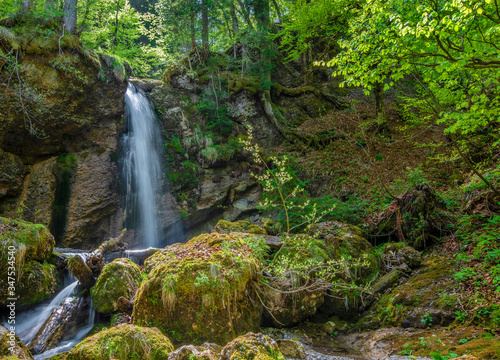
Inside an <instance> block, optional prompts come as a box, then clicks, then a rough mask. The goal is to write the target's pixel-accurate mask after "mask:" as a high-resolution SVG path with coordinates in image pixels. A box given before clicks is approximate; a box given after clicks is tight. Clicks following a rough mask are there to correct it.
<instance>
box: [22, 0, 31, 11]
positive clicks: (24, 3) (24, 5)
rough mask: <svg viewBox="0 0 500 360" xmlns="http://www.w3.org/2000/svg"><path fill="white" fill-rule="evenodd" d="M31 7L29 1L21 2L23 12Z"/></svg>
mask: <svg viewBox="0 0 500 360" xmlns="http://www.w3.org/2000/svg"><path fill="white" fill-rule="evenodd" d="M30 7H31V0H23V11H26V12H27V11H29V9H30Z"/></svg>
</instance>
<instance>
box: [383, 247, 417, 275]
mask: <svg viewBox="0 0 500 360" xmlns="http://www.w3.org/2000/svg"><path fill="white" fill-rule="evenodd" d="M382 257H383V259H384V262H385V263H386V265H387V266H388V267H390V268H393V267H408V269H415V268H418V267H419V266H420V264H421V263H422V254H420V252H419V251H418V250H415V249H414V248H412V247H410V246H408V245H406V244H405V243H403V242H397V243H389V244H386V245H385V246H384V251H383V254H382Z"/></svg>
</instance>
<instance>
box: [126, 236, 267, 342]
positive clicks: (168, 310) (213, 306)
mask: <svg viewBox="0 0 500 360" xmlns="http://www.w3.org/2000/svg"><path fill="white" fill-rule="evenodd" d="M260 266H261V264H260V261H259V260H258V258H257V256H256V255H255V254H254V252H253V250H252V249H251V247H250V246H248V244H247V242H246V241H245V239H243V238H242V237H240V235H238V234H236V233H232V234H218V233H213V234H202V235H200V236H197V237H195V238H193V239H191V240H190V241H189V242H188V243H186V244H176V245H172V246H169V247H167V248H165V249H164V250H162V251H160V252H157V253H156V254H155V255H153V256H152V257H150V258H149V259H147V260H146V261H145V269H146V271H148V272H149V275H148V276H147V278H146V279H145V280H144V282H143V283H142V284H141V287H140V288H139V291H138V292H137V297H136V300H135V306H134V313H133V319H134V320H133V321H134V323H136V324H138V325H148V324H151V325H153V326H156V327H158V328H159V329H160V330H161V331H162V332H163V333H164V334H166V335H168V336H169V337H171V338H172V339H173V340H174V341H176V342H178V343H186V342H190V343H195V344H196V343H202V342H203V341H207V340H208V341H212V342H216V343H219V344H222V343H225V342H227V341H228V340H230V339H232V338H234V337H235V336H237V335H238V334H242V333H245V332H247V331H251V330H255V329H256V328H258V326H259V323H260V314H261V311H262V310H261V305H260V303H259V301H258V300H257V297H256V293H255V287H254V281H255V278H256V277H257V274H258V270H259V268H260Z"/></svg>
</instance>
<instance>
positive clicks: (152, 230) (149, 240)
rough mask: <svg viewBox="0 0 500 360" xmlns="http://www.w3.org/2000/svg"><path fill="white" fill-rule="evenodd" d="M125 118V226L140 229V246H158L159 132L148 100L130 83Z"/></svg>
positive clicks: (126, 98)
mask: <svg viewBox="0 0 500 360" xmlns="http://www.w3.org/2000/svg"><path fill="white" fill-rule="evenodd" d="M125 121H126V122H127V128H128V132H127V133H126V134H124V135H123V151H124V160H123V176H124V180H125V183H126V194H127V195H126V204H125V210H126V219H125V227H127V228H134V229H136V230H138V231H139V233H140V236H141V237H142V238H143V240H142V241H141V245H143V246H152V247H158V246H160V245H161V239H160V232H159V229H158V216H157V212H158V209H157V201H156V196H157V194H158V191H159V190H160V186H161V179H162V176H161V165H160V155H159V153H158V150H157V149H159V146H160V145H161V133H160V128H159V126H158V124H157V122H156V116H155V113H154V111H153V109H152V108H151V105H150V103H149V101H148V99H147V98H146V97H145V96H144V94H142V93H141V92H140V91H138V90H137V89H136V88H135V87H134V85H133V84H131V83H129V85H128V88H127V92H126V94H125Z"/></svg>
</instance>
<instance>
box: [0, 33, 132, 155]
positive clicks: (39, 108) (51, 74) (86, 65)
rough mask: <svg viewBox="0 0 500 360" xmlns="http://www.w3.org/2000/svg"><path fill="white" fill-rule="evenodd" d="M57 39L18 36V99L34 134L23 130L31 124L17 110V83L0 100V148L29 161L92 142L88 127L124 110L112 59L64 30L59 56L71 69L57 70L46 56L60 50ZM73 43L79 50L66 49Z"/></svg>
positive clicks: (2, 76) (1, 77) (3, 76)
mask: <svg viewBox="0 0 500 360" xmlns="http://www.w3.org/2000/svg"><path fill="white" fill-rule="evenodd" d="M58 38H59V36H57V35H56V34H54V35H50V36H47V37H45V36H44V38H42V37H35V38H33V37H32V36H31V37H30V38H29V39H24V38H23V39H19V41H20V42H21V43H22V44H24V45H22V46H21V48H22V50H21V51H20V53H19V56H18V62H19V75H20V77H21V81H22V82H23V85H24V86H23V88H24V89H26V90H25V93H24V94H23V95H24V102H23V104H24V106H25V108H26V110H27V111H29V112H30V113H31V114H33V116H32V119H31V123H32V126H35V127H36V128H37V129H38V131H37V132H36V134H35V135H31V134H29V133H28V130H27V128H29V127H30V124H29V123H26V121H27V119H26V118H25V115H24V112H23V111H21V108H20V104H19V94H18V91H17V88H16V87H14V86H10V87H8V88H6V92H5V93H4V94H3V97H2V99H3V101H2V102H1V103H0V118H2V119H3V121H2V122H1V123H0V148H2V149H4V150H5V151H8V152H11V153H13V154H16V155H18V156H21V157H23V158H26V159H28V160H29V162H30V163H36V162H38V160H41V159H43V158H46V157H47V156H48V155H51V156H53V154H61V153H64V152H75V151H81V150H83V149H85V148H89V147H91V146H92V145H93V141H94V139H93V137H92V135H93V128H94V127H101V126H102V125H103V124H109V123H110V122H113V121H116V120H119V119H120V118H121V117H122V115H123V94H124V93H125V90H126V87H127V83H126V81H124V79H119V80H117V79H116V78H115V76H114V75H113V71H114V70H115V66H114V64H110V65H109V66H108V64H106V62H105V61H103V62H102V63H101V62H100V59H98V58H97V56H96V55H95V54H93V53H92V52H87V51H84V50H83V49H81V48H80V45H79V39H78V38H77V37H76V36H73V35H66V36H65V37H64V39H66V40H64V39H63V40H62V41H61V42H60V44H62V48H63V54H62V55H61V56H62V58H63V61H67V62H68V63H69V64H70V66H71V68H72V69H73V70H71V71H68V70H66V71H64V70H61V69H57V68H55V67H54V66H51V64H50V61H51V60H52V61H53V60H54V56H56V57H57V56H58V54H59V51H60V50H59V46H58ZM65 41H66V42H65ZM74 47H77V48H79V49H80V51H72V52H69V51H68V49H69V50H72V49H73V48H74ZM77 72H79V73H77ZM77 74H79V75H77ZM101 75H103V76H101ZM105 75H107V76H105ZM8 77H9V73H8V72H5V71H4V72H1V73H0V82H6V81H7V80H8ZM101 77H102V78H106V80H105V81H103V80H102V79H101ZM49 114H50V115H49Z"/></svg>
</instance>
